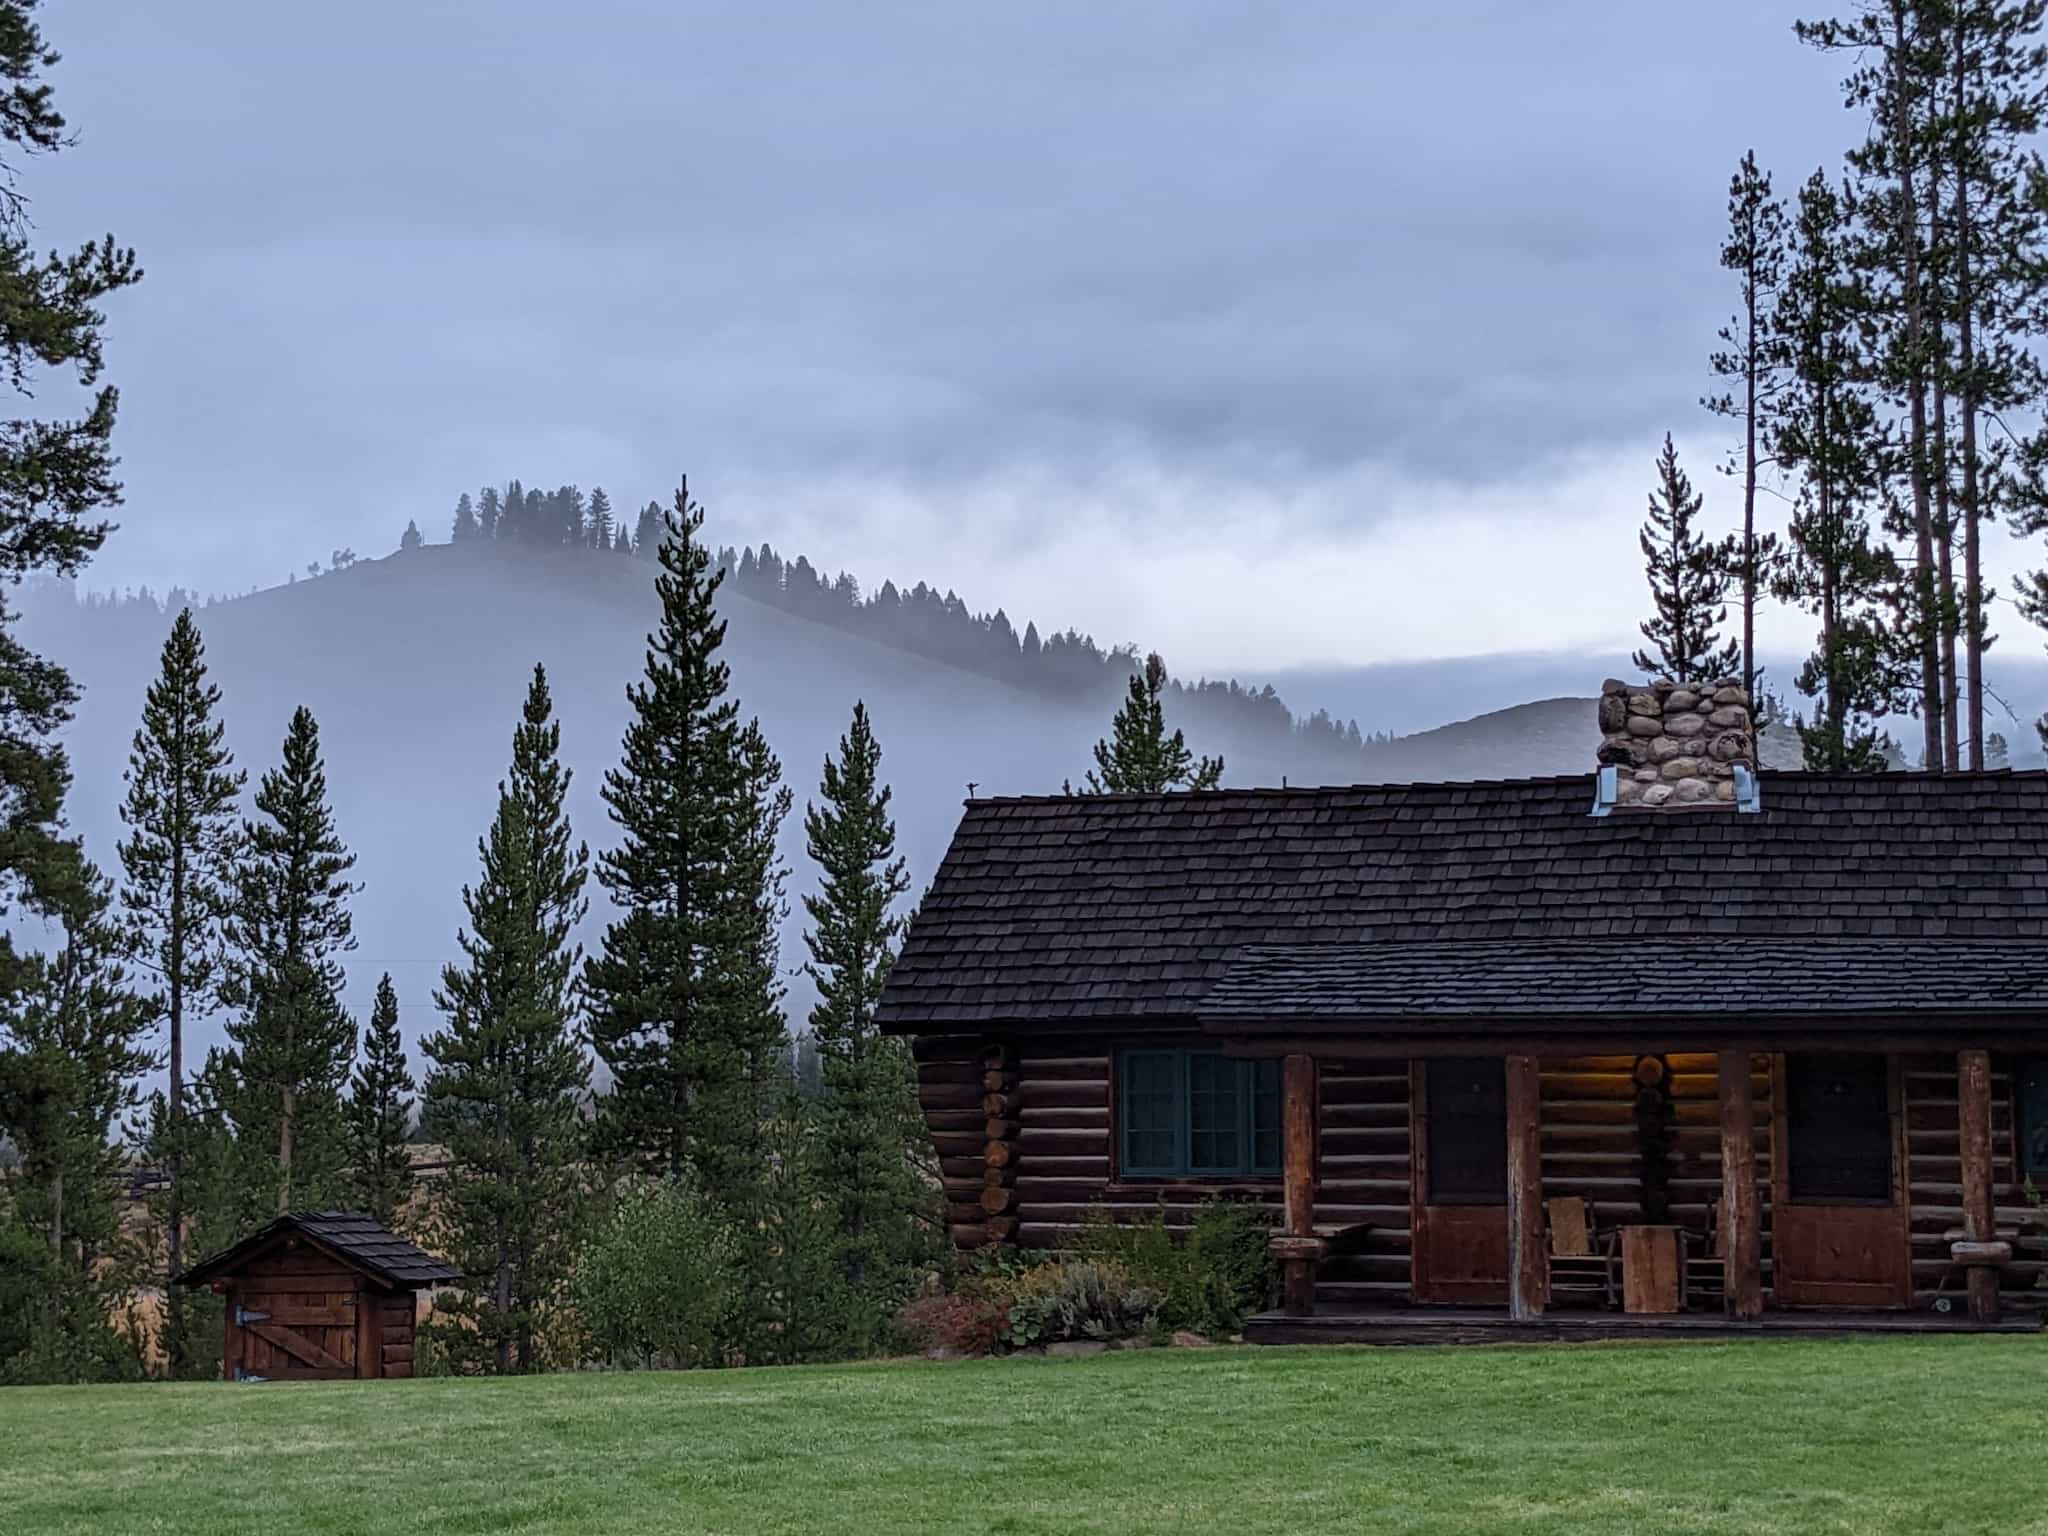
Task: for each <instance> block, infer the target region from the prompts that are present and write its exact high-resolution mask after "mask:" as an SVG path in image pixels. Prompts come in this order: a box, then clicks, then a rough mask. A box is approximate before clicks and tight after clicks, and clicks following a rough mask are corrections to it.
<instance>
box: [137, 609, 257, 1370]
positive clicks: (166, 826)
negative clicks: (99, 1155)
mask: <svg viewBox="0 0 2048 1536" xmlns="http://www.w3.org/2000/svg"><path fill="white" fill-rule="evenodd" d="M219 705H220V689H219V688H218V687H216V686H215V685H214V684H213V683H211V682H209V681H208V680H207V675H206V642H205V641H204V640H203V639H202V638H201V636H200V633H199V626H198V625H197V624H196V623H195V622H194V621H193V618H192V610H191V609H190V608H185V609H181V610H180V611H179V614H178V617H177V619H176V620H175V621H173V623H172V625H171V633H170V637H169V638H168V639H166V640H165V641H164V648H163V658H162V663H161V666H160V669H159V672H158V676H157V680H156V681H155V682H153V683H151V684H150V686H149V691H148V693H147V694H146V695H145V696H144V698H143V704H142V724H141V726H140V727H139V728H138V729H137V730H136V732H135V740H134V744H133V746H132V747H131V748H130V749H129V755H128V771H127V774H126V776H125V777H126V782H127V785H128V793H127V796H126V797H125V798H124V799H123V801H122V803H121V820H122V822H123V823H124V824H125V825H126V826H127V828H128V836H127V838H126V839H125V840H124V841H123V842H122V843H121V845H120V850H119V851H120V855H121V867H122V870H123V873H124V874H125V876H126V879H125V881H124V883H123V885H122V889H121V898H122V903H123V905H124V907H125V908H126V911H127V917H128V923H129V933H130V937H129V942H130V944H131V946H132V950H133V953H134V954H135V955H136V957H137V958H138V959H139V960H140V961H141V962H142V963H143V964H144V965H146V966H147V967H148V969H149V970H150V971H151V972H152V973H153V975H154V977H155V979H156V984H157V987H158V990H159V996H160V999H161V1004H162V1010H163V1013H164V1016H165V1018H166V1019H167V1020H168V1022H169V1024H170V1060H169V1068H170V1079H169V1083H168V1090H169V1091H168V1096H167V1098H166V1101H165V1140H164V1146H163V1149H162V1150H163V1151H164V1153H165V1155H166V1161H165V1167H166V1169H167V1171H168V1174H169V1179H170V1183H169V1189H168V1191H167V1195H168V1201H167V1206H168V1209H167V1211H166V1216H165V1243H166V1250H167V1259H168V1269H169V1273H168V1275H167V1276H166V1280H165V1291H164V1298H165V1328H164V1346H165V1352H166V1354H167V1355H168V1357H169V1360H170V1366H171V1372H172V1374H173V1375H183V1374H184V1372H185V1367H186V1351H185V1314H184V1304H183V1303H184V1298H183V1295H182V1293H181V1289H180V1286H179V1281H178V1275H179V1272H180V1271H181V1270H182V1269H183V1267H184V1236H185V1233H184V1224H185V1223H184V1210H183V1201H182V1189H181V1183H182V1165H183V1155H182V1153H181V1151H180V1148H179V1146H178V1139H177V1132H178V1129H179V1127H180V1126H181V1125H182V1124H183V1117H184V1082H185V1017H186V1013H187V1011H188V1010H190V1009H193V1008H198V1009H206V1008H208V1007H210V1005H211V1004H212V1003H213V1001H214V990H215V986H216V984H217V983H218V981H219V980H220V960H221V956H220V923H221V918H222V915H223V914H224V912H225V911H226V908H227V898H228V882H229V879H230V876H231V873H232V869H233V864H234V858H235V834H236V825H235V806H236V802H237V801H238V799H239V798H240V796H241V792H242V785H243V783H244V782H245V779H244V775H242V774H241V773H239V772H237V771H236V770H235V767H234V754H233V753H231V752H230V751H228V748H227V744H226V740H225V734H226V732H225V727H224V726H223V725H222V723H221V721H220V720H219V719H217V718H216V716H215V711H216V709H218V707H219Z"/></svg>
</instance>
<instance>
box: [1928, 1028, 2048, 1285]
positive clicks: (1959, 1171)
mask: <svg viewBox="0 0 2048 1536" xmlns="http://www.w3.org/2000/svg"><path fill="white" fill-rule="evenodd" d="M1905 1077H1906V1168H1907V1179H1908V1186H1909V1189H1910V1195H1911V1199H1912V1205H1913V1211H1912V1217H1913V1300H1914V1304H1915V1305H1916V1306H1924V1305H1926V1304H1927V1303H1928V1302H1929V1301H1931V1300H1932V1299H1933V1297H1934V1293H1935V1292H1936V1290H1937V1289H1939V1288H1940V1286H1941V1283H1942V1280H1943V1279H1944V1278H1945V1277H1947V1278H1948V1280H1949V1285H1948V1294H1949V1295H1950V1296H1951V1297H1953V1298H1955V1302H1956V1306H1957V1308H1958V1309H1960V1308H1961V1307H1962V1305H1963V1295H1964V1284H1965V1281H1964V1277H1962V1276H1961V1275H1956V1276H1952V1277H1950V1276H1948V1269H1949V1252H1948V1241H1947V1238H1946V1237H1945V1235H1944V1234H1946V1233H1947V1232H1949V1231H1950V1230H1952V1229H1953V1228H1956V1227H1960V1226H1962V1225H1963V1143H1962V1113H1961V1107H1960V1094H1959V1089H1958V1079H1957V1063H1956V1057H1955V1054H1954V1052H1945V1053H1939V1054H1937V1053H1929V1054H1927V1055H1917V1054H1916V1055H1912V1056H1908V1057H1907V1058H1906V1060H1905ZM2012 1095H2013V1081H2012V1062H2011V1060H2010V1059H2009V1058H2008V1057H2005V1056H2002V1055H1999V1054H1997V1053H1993V1055H1992V1057H1991V1179H1992V1201H1993V1220H1994V1225H1995V1228H1996V1230H1997V1231H1999V1232H2018V1233H2019V1234H2020V1241H2018V1242H2016V1243H2015V1244H2014V1245H2013V1262H2012V1263H2010V1264H2008V1265H2006V1266H2005V1267H2004V1268H2003V1269H2001V1270H2000V1271H1999V1292H2000V1294H2001V1295H2003V1296H2004V1297H2005V1298H2006V1299H2007V1300H2009V1301H2010V1300H2027V1299H2033V1300H2038V1296H2039V1293H2038V1292H2036V1293H2035V1295H2034V1297H2033V1298H2027V1297H2026V1296H2025V1295H2024V1293H2026V1292H2029V1291H2033V1289H2034V1286H2035V1284H2036V1282H2037V1279H2038V1277H2039V1276H2040V1274H2041V1271H2042V1268H2043V1263H2042V1253H2041V1248H2040V1245H2039V1244H2038V1243H2037V1242H2035V1241H2034V1240H2033V1239H2032V1236H2031V1234H2032V1233H2033V1232H2034V1225H2035V1220H2036V1213H2035V1211H2034V1209H2033V1208H2032V1207H2031V1206H2030V1205H2028V1204H2027V1199H2026V1195H2025V1192H2024V1190H2023V1188H2022V1183H2021V1179H2020V1177H2019V1171H2018V1165H2017V1162H2016V1160H2015V1152H2016V1150H2017V1149H2016V1147H2015V1144H2014V1140H2013V1102H2012Z"/></svg>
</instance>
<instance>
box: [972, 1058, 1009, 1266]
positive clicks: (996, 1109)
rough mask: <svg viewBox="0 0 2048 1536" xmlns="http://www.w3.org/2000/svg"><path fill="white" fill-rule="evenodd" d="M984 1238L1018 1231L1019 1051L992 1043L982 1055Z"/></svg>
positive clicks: (995, 1239) (1005, 1237)
mask: <svg viewBox="0 0 2048 1536" xmlns="http://www.w3.org/2000/svg"><path fill="white" fill-rule="evenodd" d="M981 1068H982V1071H981V1089H982V1094H981V1112H982V1115H983V1117H984V1122H983V1125H982V1131H983V1133H984V1134H985V1135H986V1136H987V1138H988V1139H987V1141H986V1142H985V1143H984V1145H983V1147H982V1152H981V1162H982V1175H981V1185H982V1188H981V1209H982V1214H983V1216H984V1218H985V1219H984V1220H983V1222H982V1241H983V1242H986V1243H1007V1242H1009V1241H1010V1240H1011V1239H1012V1238H1013V1237H1014V1236H1015V1235H1016V1231H1017V1214H1016V1203H1017V1152H1016V1142H1017V1110H1018V1095H1017V1053H1016V1052H1015V1051H1014V1050H1013V1049H1012V1048H1011V1047H1009V1046H1007V1045H1003V1044H1001V1043H996V1044H991V1045H990V1046H989V1047H988V1048H987V1049H986V1050H985V1051H983V1053H982V1058H981Z"/></svg>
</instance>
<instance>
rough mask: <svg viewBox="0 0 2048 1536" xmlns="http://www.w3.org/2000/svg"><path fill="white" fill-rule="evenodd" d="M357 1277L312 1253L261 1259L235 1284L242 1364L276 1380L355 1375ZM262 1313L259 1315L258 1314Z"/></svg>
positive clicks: (326, 1379) (333, 1377) (322, 1378)
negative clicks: (240, 1317)
mask: <svg viewBox="0 0 2048 1536" xmlns="http://www.w3.org/2000/svg"><path fill="white" fill-rule="evenodd" d="M357 1299H358V1288H357V1283H356V1277H355V1276H354V1275H353V1274H351V1273H350V1272H349V1271H348V1270H346V1269H343V1268H341V1267H339V1266H334V1265H330V1264H328V1263H326V1262H325V1261H323V1260H320V1259H317V1258H312V1257H299V1256H291V1257H280V1258H277V1259H271V1260H259V1261H258V1262H257V1263H256V1264H254V1265H251V1266H250V1272H249V1274H248V1275H247V1276H246V1277H245V1278H244V1279H242V1281H241V1282H240V1283H239V1284H238V1285H237V1286H236V1294H235V1301H236V1302H237V1304H239V1305H240V1306H241V1307H242V1308H243V1309H244V1314H243V1315H244V1317H245V1318H246V1319H247V1320H246V1321H245V1322H244V1323H243V1324H242V1327H241V1330H240V1331H241V1336H242V1361H241V1363H242V1368H243V1370H245V1371H247V1372H249V1373H250V1374H252V1375H256V1376H262V1377H265V1378H267V1379H269V1380H272V1381H330V1380H341V1379H345V1378H352V1377H354V1376H355V1375H356V1335H357V1327H356V1323H357V1318H356V1302H357ZM259 1314H260V1315H259Z"/></svg>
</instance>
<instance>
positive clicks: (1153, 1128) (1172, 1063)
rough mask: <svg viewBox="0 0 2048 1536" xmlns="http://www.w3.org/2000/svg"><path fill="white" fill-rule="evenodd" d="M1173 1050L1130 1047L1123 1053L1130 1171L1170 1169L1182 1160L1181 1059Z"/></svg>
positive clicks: (1126, 1153) (1124, 1120)
mask: <svg viewBox="0 0 2048 1536" xmlns="http://www.w3.org/2000/svg"><path fill="white" fill-rule="evenodd" d="M1175 1057H1176V1053H1175V1052H1173V1051H1127V1052H1125V1053H1124V1057H1123V1069H1124V1070H1123V1079H1124V1094H1123V1104H1122V1106H1121V1108H1122V1114H1121V1117H1120V1121H1121V1124H1122V1126H1123V1142H1124V1156H1123V1164H1124V1168H1125V1169H1126V1170H1127V1171H1131V1172H1138V1173H1171V1172H1174V1171H1175V1170H1176V1169H1177V1167H1178V1165H1179V1162H1180V1155H1179V1151H1178V1148H1177V1146H1176V1142H1177V1140H1178V1138H1177V1135H1176V1123H1177V1121H1178V1120H1179V1117H1180V1092H1179V1087H1180V1085H1179V1072H1178V1062H1177V1061H1176V1059H1175Z"/></svg>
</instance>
